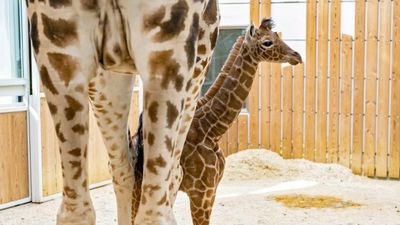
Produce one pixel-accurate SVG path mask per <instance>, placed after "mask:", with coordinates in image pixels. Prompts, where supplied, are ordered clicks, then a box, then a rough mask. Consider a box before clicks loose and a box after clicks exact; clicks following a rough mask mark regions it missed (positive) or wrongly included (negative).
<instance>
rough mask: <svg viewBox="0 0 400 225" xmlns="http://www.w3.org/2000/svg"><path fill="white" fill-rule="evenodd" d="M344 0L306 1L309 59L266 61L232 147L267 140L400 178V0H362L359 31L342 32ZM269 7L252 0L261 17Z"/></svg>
mask: <svg viewBox="0 0 400 225" xmlns="http://www.w3.org/2000/svg"><path fill="white" fill-rule="evenodd" d="M341 4H342V3H341V2H340V1H339V0H330V1H327V0H319V1H316V0H308V1H307V3H306V5H307V27H306V29H307V31H306V62H305V63H304V65H298V66H295V67H291V66H289V67H284V68H281V65H280V64H268V63H264V64H262V65H261V66H260V67H259V70H258V76H256V79H255V80H254V85H253V88H252V91H251V93H250V96H249V104H248V112H246V113H242V114H241V115H240V116H239V117H238V119H237V120H236V122H235V123H234V124H233V125H232V127H231V128H230V130H229V132H227V134H226V135H224V137H223V138H222V139H221V141H220V144H221V146H222V148H223V149H225V155H229V154H232V153H235V152H237V151H239V150H243V149H247V148H259V147H261V148H266V149H271V150H272V151H274V152H277V153H279V154H281V155H282V156H283V157H284V158H287V159H294V158H305V159H308V160H312V161H315V162H322V163H340V164H342V165H343V166H346V167H348V168H351V169H352V171H353V172H354V173H355V174H361V175H365V176H371V177H374V176H376V177H383V178H386V177H388V178H400V0H392V1H391V0H380V1H378V0H367V1H365V0H355V32H354V33H355V36H354V37H352V36H350V35H346V34H342V33H341V27H340V26H341ZM270 15H271V1H270V0H261V1H258V0H251V1H250V16H251V20H252V21H253V22H254V23H255V24H256V25H258V23H259V21H260V19H261V18H264V17H270ZM283 35H284V34H283Z"/></svg>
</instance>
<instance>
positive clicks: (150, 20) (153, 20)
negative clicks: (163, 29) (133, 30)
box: [143, 6, 165, 32]
mask: <svg viewBox="0 0 400 225" xmlns="http://www.w3.org/2000/svg"><path fill="white" fill-rule="evenodd" d="M164 16H165V7H164V6H161V7H160V8H159V9H157V10H156V11H155V12H154V13H152V14H147V15H145V16H144V19H143V31H146V32H148V31H150V30H152V29H154V28H155V27H157V26H160V23H161V21H162V19H163V18H164Z"/></svg>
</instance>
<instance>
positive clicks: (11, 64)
mask: <svg viewBox="0 0 400 225" xmlns="http://www.w3.org/2000/svg"><path fill="white" fill-rule="evenodd" d="M22 4H24V1H16V0H3V1H0V49H1V54H0V106H3V105H11V104H13V103H19V102H22V101H23V96H24V95H25V86H26V80H25V79H21V78H24V73H25V68H24V64H23V58H24V57H23V56H24V54H23V50H24V44H25V43H26V40H25V43H24V40H23V38H22V32H23V24H24V23H23V20H22V7H23V5H22ZM25 20H26V18H25ZM24 22H25V21H24Z"/></svg>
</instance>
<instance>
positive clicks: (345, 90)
mask: <svg viewBox="0 0 400 225" xmlns="http://www.w3.org/2000/svg"><path fill="white" fill-rule="evenodd" d="M352 39H353V38H352V36H350V35H345V34H342V67H341V76H340V83H341V85H340V87H341V88H340V145H339V163H340V164H342V165H343V166H345V167H350V147H351V145H350V143H351V142H350V141H351V140H350V137H351V134H350V130H351V116H350V115H351V75H352V71H351V69H352V50H353V46H352V44H353V40H352Z"/></svg>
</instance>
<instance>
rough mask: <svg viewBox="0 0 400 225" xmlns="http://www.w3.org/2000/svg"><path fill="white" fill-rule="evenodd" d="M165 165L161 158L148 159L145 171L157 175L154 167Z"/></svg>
mask: <svg viewBox="0 0 400 225" xmlns="http://www.w3.org/2000/svg"><path fill="white" fill-rule="evenodd" d="M166 165H167V163H166V162H165V160H164V159H163V158H162V156H159V157H157V158H155V159H149V160H148V161H147V166H146V167H147V169H148V170H149V171H150V172H152V173H154V174H158V172H157V168H156V167H165V166H166Z"/></svg>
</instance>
